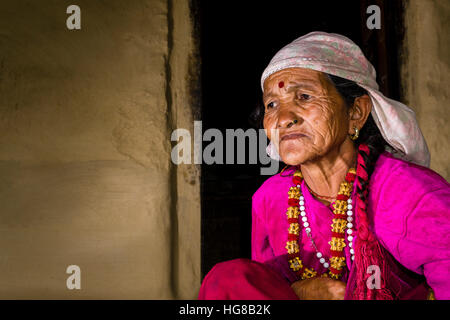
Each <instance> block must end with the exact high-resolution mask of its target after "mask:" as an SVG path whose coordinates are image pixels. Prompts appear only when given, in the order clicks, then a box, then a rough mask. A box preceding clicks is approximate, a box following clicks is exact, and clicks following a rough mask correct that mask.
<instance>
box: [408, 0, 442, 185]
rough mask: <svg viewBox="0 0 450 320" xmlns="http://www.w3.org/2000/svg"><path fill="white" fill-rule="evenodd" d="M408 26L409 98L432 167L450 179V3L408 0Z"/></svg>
mask: <svg viewBox="0 0 450 320" xmlns="http://www.w3.org/2000/svg"><path fill="white" fill-rule="evenodd" d="M405 25H406V35H405V36H406V38H405V50H406V55H405V58H406V59H405V60H404V64H403V67H402V73H403V82H404V85H405V87H404V89H405V98H406V101H407V103H408V104H409V105H410V106H411V107H412V108H414V110H415V111H416V114H417V118H418V120H419V123H420V126H421V128H422V131H423V133H424V136H425V139H426V140H427V142H428V146H429V148H430V152H431V168H432V169H433V170H435V171H437V172H438V173H439V174H441V175H442V176H443V177H444V178H446V179H447V181H450V161H449V158H450V157H449V155H450V126H449V125H448V123H449V122H450V86H449V83H450V42H449V39H450V2H449V1H447V0H410V1H408V2H407V5H406V11H405Z"/></svg>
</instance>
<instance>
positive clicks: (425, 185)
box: [369, 152, 450, 233]
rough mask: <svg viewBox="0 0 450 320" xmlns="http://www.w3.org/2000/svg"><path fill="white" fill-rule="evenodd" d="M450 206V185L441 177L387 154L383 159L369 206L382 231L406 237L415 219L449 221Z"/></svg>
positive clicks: (371, 187)
mask: <svg viewBox="0 0 450 320" xmlns="http://www.w3.org/2000/svg"><path fill="white" fill-rule="evenodd" d="M425 204H426V208H425V207H424V205H425ZM449 204H450V184H449V183H448V182H447V181H446V180H445V179H444V178H443V177H441V176H440V175H439V174H438V173H436V172H434V171H433V170H431V169H429V168H426V167H423V166H420V165H416V164H413V163H410V162H407V161H405V160H402V159H398V158H395V157H394V156H393V155H391V154H390V153H387V152H385V153H383V154H382V155H380V157H379V159H378V161H377V163H376V166H375V169H374V172H373V174H372V176H371V178H370V183H369V206H370V207H371V211H372V212H373V214H374V215H375V217H374V219H375V224H376V225H378V227H384V228H387V229H389V230H390V232H394V233H395V232H398V233H403V232H404V225H405V224H406V221H407V220H408V219H411V218H413V217H418V216H423V218H425V219H431V218H433V217H434V219H435V218H436V217H437V216H441V218H443V217H444V216H445V219H447V220H448V218H449V215H448V209H446V208H447V207H448V206H449ZM430 211H435V213H434V214H433V215H430V214H429V212H430Z"/></svg>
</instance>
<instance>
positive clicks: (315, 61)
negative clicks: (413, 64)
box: [261, 32, 430, 167]
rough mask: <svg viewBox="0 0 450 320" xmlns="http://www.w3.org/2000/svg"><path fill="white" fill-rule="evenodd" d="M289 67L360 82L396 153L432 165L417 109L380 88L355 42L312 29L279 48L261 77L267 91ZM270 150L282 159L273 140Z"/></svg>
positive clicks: (378, 122) (379, 123)
mask: <svg viewBox="0 0 450 320" xmlns="http://www.w3.org/2000/svg"><path fill="white" fill-rule="evenodd" d="M287 68H306V69H312V70H316V71H321V72H325V73H328V74H331V75H335V76H338V77H341V78H344V79H348V80H352V81H354V82H356V83H357V84H358V85H359V86H360V87H362V88H364V89H366V90H367V92H368V93H369V96H370V98H371V101H372V106H373V107H372V112H371V113H372V117H373V119H374V121H375V123H376V125H377V126H378V128H379V130H380V132H381V135H382V136H383V138H384V139H385V140H386V142H387V143H389V145H390V146H391V147H392V148H393V149H394V150H396V151H399V152H394V155H395V156H397V157H399V158H402V159H404V160H407V161H410V162H414V163H416V164H420V165H422V166H426V167H429V165H430V153H429V151H428V147H427V144H426V142H425V139H424V137H423V135H422V132H421V130H420V128H419V125H418V123H417V120H416V116H415V113H414V111H413V110H412V109H410V108H409V107H407V106H406V105H404V104H402V103H400V102H398V101H395V100H392V99H389V98H387V97H385V96H384V95H383V94H382V93H381V92H380V91H379V90H378V84H377V82H376V72H375V69H374V67H373V66H372V65H371V64H370V62H369V61H368V60H367V59H366V57H365V56H364V54H363V53H362V51H361V49H360V48H359V47H358V46H357V45H356V44H355V43H354V42H353V41H351V40H350V39H348V38H346V37H344V36H342V35H339V34H335V33H325V32H311V33H308V34H307V35H304V36H302V37H300V38H298V39H296V40H294V41H293V42H291V43H290V44H288V45H287V46H285V47H284V48H282V49H281V50H280V51H278V53H277V54H276V55H275V56H274V57H273V58H272V60H271V61H270V63H269V65H268V66H267V68H266V69H265V70H264V72H263V75H262V77H261V87H262V89H263V91H264V80H266V78H267V77H269V76H270V75H271V74H273V73H275V72H278V71H280V70H283V69H287ZM267 152H268V154H269V156H271V157H272V158H274V159H276V160H279V155H278V153H277V150H275V147H274V146H273V144H272V143H271V144H270V145H269V147H268V148H267Z"/></svg>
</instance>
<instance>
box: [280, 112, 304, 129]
mask: <svg viewBox="0 0 450 320" xmlns="http://www.w3.org/2000/svg"><path fill="white" fill-rule="evenodd" d="M298 122H299V119H298V117H297V115H296V114H295V113H293V112H290V111H287V110H286V111H282V112H280V114H279V117H278V123H277V128H290V127H292V126H293V125H294V124H296V123H298Z"/></svg>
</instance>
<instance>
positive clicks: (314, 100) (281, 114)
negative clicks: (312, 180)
mask: <svg viewBox="0 0 450 320" xmlns="http://www.w3.org/2000/svg"><path fill="white" fill-rule="evenodd" d="M263 101H264V106H265V115H264V129H266V130H267V135H268V137H269V139H270V140H271V141H272V142H273V143H274V144H275V145H276V146H278V147H277V149H278V150H279V154H280V156H281V159H282V160H283V162H284V163H286V164H289V165H298V164H301V163H305V162H308V161H314V160H316V159H318V158H320V157H322V156H324V155H326V154H328V153H329V152H330V151H333V150H338V149H339V147H340V146H341V144H342V143H343V142H344V141H345V139H346V138H347V137H348V132H349V126H350V124H349V120H350V116H349V111H348V108H347V106H346V105H345V102H344V100H343V98H342V97H341V95H340V94H339V93H338V92H337V90H336V88H335V87H334V85H333V84H332V83H331V81H330V80H329V79H328V77H327V76H326V75H325V74H323V73H321V72H318V71H315V70H310V69H303V68H290V69H284V70H281V71H279V72H276V73H274V74H272V75H271V76H270V77H268V78H267V79H266V80H265V82H264V96H263ZM271 129H279V131H278V138H279V142H278V141H277V139H276V136H272V133H271V131H270V130H271Z"/></svg>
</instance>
